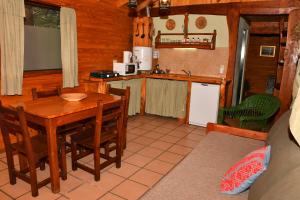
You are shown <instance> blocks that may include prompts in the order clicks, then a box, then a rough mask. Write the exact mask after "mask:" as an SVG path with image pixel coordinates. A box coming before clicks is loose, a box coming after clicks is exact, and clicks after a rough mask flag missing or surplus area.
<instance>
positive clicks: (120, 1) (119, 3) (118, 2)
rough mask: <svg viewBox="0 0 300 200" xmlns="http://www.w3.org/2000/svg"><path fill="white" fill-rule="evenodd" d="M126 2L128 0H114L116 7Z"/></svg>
mask: <svg viewBox="0 0 300 200" xmlns="http://www.w3.org/2000/svg"><path fill="white" fill-rule="evenodd" d="M126 4H128V0H117V1H116V6H117V7H118V8H120V7H122V6H124V5H126Z"/></svg>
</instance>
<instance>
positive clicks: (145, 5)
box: [136, 0, 158, 12]
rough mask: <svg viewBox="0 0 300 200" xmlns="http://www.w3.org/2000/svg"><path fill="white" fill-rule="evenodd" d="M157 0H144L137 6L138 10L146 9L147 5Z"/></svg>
mask: <svg viewBox="0 0 300 200" xmlns="http://www.w3.org/2000/svg"><path fill="white" fill-rule="evenodd" d="M157 1H158V0H145V1H143V2H142V3H140V4H139V5H138V7H137V8H136V12H140V11H141V10H143V9H145V8H146V7H147V6H150V5H151V4H154V3H155V2H157Z"/></svg>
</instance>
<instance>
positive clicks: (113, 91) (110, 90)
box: [107, 85, 130, 128]
mask: <svg viewBox="0 0 300 200" xmlns="http://www.w3.org/2000/svg"><path fill="white" fill-rule="evenodd" d="M107 92H108V93H109V94H113V95H117V96H121V97H125V106H124V126H125V128H126V126H127V121H128V108H129V100H130V87H126V89H119V88H112V87H111V86H110V85H108V86H107Z"/></svg>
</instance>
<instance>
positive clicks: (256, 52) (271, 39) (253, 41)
mask: <svg viewBox="0 0 300 200" xmlns="http://www.w3.org/2000/svg"><path fill="white" fill-rule="evenodd" d="M261 45H266V46H276V50H275V51H276V52H275V57H262V56H260V46H261ZM278 55H279V34H278V35H277V36H276V35H275V36H262V35H250V40H249V45H248V54H247V59H246V67H245V81H247V82H248V84H249V87H250V88H249V90H248V95H250V94H253V93H254V94H256V93H264V92H265V91H266V86H267V80H268V78H269V76H274V77H276V72H277V62H278ZM245 92H246V91H245ZM246 96H247V94H246Z"/></svg>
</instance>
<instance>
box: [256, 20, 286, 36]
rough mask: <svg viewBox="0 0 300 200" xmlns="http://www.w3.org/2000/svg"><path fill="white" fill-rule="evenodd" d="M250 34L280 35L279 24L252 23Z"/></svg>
mask: <svg viewBox="0 0 300 200" xmlns="http://www.w3.org/2000/svg"><path fill="white" fill-rule="evenodd" d="M250 33H251V34H278V35H279V33H280V31H279V22H252V23H251V25H250Z"/></svg>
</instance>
